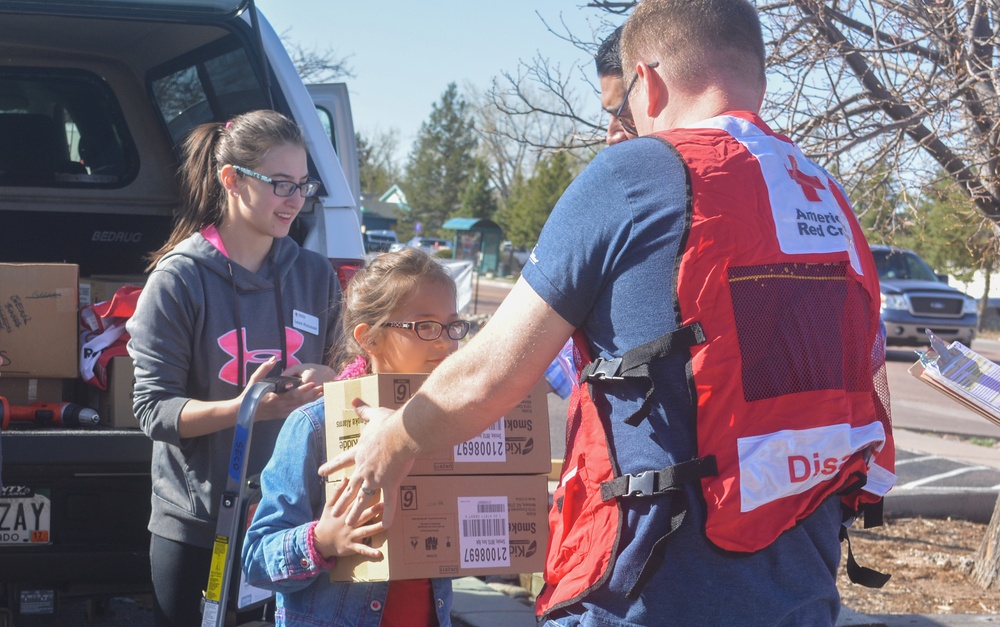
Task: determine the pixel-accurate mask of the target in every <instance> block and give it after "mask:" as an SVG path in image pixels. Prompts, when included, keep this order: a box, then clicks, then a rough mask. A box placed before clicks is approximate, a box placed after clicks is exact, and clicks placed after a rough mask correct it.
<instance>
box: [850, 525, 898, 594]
mask: <svg viewBox="0 0 1000 627" xmlns="http://www.w3.org/2000/svg"><path fill="white" fill-rule="evenodd" d="M840 539H841V541H843V540H847V578H848V579H850V580H851V583H856V584H858V585H861V586H864V587H866V588H881V587H882V586H884V585H885V584H886V582H888V581H889V579H890V578H891V577H892V575H890V574H888V573H880V572H878V571H877V570H872V569H871V568H867V567H865V566H861V565H860V564H858V562H857V560H855V559H854V551H852V550H851V537H850V536H849V535H848V534H847V527H844V526H841V527H840Z"/></svg>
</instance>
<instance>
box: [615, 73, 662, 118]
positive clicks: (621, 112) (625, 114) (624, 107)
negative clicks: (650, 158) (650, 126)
mask: <svg viewBox="0 0 1000 627" xmlns="http://www.w3.org/2000/svg"><path fill="white" fill-rule="evenodd" d="M659 65H660V62H659V61H653V62H651V63H647V64H646V67H648V68H649V69H653V68H655V67H659ZM637 80H639V73H638V72H636V74H635V76H633V77H632V81H631V82H629V84H628V89H626V90H625V97H624V98H622V104H621V106H619V107H618V110H617V111H615V117H616V118H618V122H619V123H620V124H621V125H622V128H623V129H625V132H626V133H628V134H629V135H638V134H639V132H638V131H637V130H636V128H635V120H633V119H632V111H631V110H630V109H628V95H629V94H631V93H632V88H633V87H635V82H636V81H637Z"/></svg>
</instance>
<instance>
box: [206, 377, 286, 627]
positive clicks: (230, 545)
mask: <svg viewBox="0 0 1000 627" xmlns="http://www.w3.org/2000/svg"><path fill="white" fill-rule="evenodd" d="M298 383H299V380H298V379H296V378H294V377H267V378H265V379H264V380H263V381H260V382H258V383H254V384H253V385H252V386H251V387H250V390H249V391H248V392H247V394H246V396H245V397H244V398H243V402H242V403H240V409H239V411H238V412H237V414H236V429H235V435H234V436H233V450H232V453H231V454H230V456H229V472H228V473H226V489H225V491H224V492H223V493H222V504H221V505H220V507H219V517H218V522H217V523H216V525H215V544H214V545H213V549H212V565H211V567H210V569H209V574H208V586H207V587H206V588H205V607H204V609H203V610H202V615H201V627H223V626H224V625H225V622H226V605H227V602H228V598H229V590H230V588H231V586H232V583H231V581H232V575H233V563H234V562H235V561H236V560H237V559H238V558H239V555H238V551H237V549H238V545H239V541H240V539H241V538H240V536H239V533H240V531H241V530H240V520H241V518H242V512H243V507H242V506H243V504H244V502H245V498H246V494H245V489H246V487H247V458H248V456H249V453H250V440H251V436H252V435H253V418H254V414H255V413H257V405H258V404H260V401H261V399H262V398H264V395H265V394H268V393H270V392H275V393H277V394H281V393H283V392H287V391H288V390H290V389H292V388H293V387H296V386H297V385H298Z"/></svg>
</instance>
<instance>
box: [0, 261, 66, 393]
mask: <svg viewBox="0 0 1000 627" xmlns="http://www.w3.org/2000/svg"><path fill="white" fill-rule="evenodd" d="M78 273H79V271H78V267H77V266H76V265H74V264H63V263H39V264H27V263H24V264H21V263H0V376H4V377H18V378H55V379H65V378H73V377H76V376H78V374H79V371H78V369H77V358H78V355H77V352H78V350H77V341H78V334H77V333H78V332H77V303H78V299H77V278H78Z"/></svg>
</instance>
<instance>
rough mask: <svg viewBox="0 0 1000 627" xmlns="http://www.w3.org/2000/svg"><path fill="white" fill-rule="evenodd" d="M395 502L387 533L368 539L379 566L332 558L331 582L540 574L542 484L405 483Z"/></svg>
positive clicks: (489, 480)
mask: <svg viewBox="0 0 1000 627" xmlns="http://www.w3.org/2000/svg"><path fill="white" fill-rule="evenodd" d="M327 485H328V487H327V490H328V491H332V490H333V489H334V488H335V484H327ZM398 497H399V498H398V499H397V504H398V509H397V511H396V517H395V519H394V520H393V523H392V527H390V528H389V529H387V530H386V531H384V532H383V533H380V534H378V535H376V536H374V537H372V546H373V547H375V548H377V549H379V550H380V551H382V555H383V556H384V559H382V560H381V561H378V562H375V561H371V560H368V559H365V558H363V557H361V556H358V555H352V556H344V557H339V558H337V565H336V566H335V567H334V568H333V570H331V571H330V579H331V580H332V581H387V580H390V579H424V578H429V577H465V576H470V575H472V576H484V575H514V574H520V573H532V572H540V571H542V569H543V568H544V566H545V551H546V546H547V545H546V543H547V541H548V531H549V528H548V522H547V512H548V483H547V481H546V479H545V477H544V476H540V475H534V476H527V475H498V476H440V477H413V476H411V477H407V478H406V479H405V480H404V481H403V484H402V485H401V486H400V488H399V495H398Z"/></svg>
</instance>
